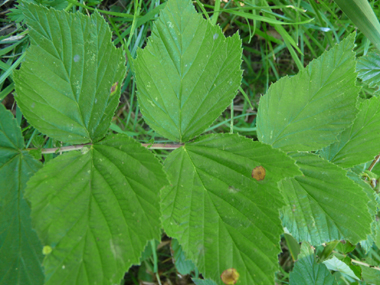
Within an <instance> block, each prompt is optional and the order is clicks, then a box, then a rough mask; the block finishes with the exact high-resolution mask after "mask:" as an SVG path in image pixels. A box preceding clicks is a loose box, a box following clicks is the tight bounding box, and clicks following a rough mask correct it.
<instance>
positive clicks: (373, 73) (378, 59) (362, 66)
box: [356, 51, 380, 87]
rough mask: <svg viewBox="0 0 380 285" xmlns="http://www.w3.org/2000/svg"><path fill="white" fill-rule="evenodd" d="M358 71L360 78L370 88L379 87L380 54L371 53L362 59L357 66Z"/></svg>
mask: <svg viewBox="0 0 380 285" xmlns="http://www.w3.org/2000/svg"><path fill="white" fill-rule="evenodd" d="M356 71H357V72H358V77H359V78H360V79H361V80H363V81H364V82H366V83H367V84H368V85H369V86H370V87H376V86H379V83H380V53H379V52H378V51H373V52H369V53H368V54H367V55H366V56H362V57H360V58H359V59H358V63H357V65H356Z"/></svg>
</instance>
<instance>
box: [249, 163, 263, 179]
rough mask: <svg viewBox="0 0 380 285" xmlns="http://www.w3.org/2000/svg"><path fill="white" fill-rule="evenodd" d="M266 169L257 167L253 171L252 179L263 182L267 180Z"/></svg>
mask: <svg viewBox="0 0 380 285" xmlns="http://www.w3.org/2000/svg"><path fill="white" fill-rule="evenodd" d="M265 174H266V172H265V168H264V167H262V166H261V165H260V166H257V167H255V168H254V169H253V170H252V178H255V179H256V180H257V181H260V180H263V179H264V178H265Z"/></svg>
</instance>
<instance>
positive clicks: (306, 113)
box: [257, 35, 359, 151]
mask: <svg viewBox="0 0 380 285" xmlns="http://www.w3.org/2000/svg"><path fill="white" fill-rule="evenodd" d="M353 46H354V35H350V36H349V37H347V38H346V39H345V40H343V41H342V42H341V43H340V44H339V45H336V46H335V47H333V48H332V49H331V50H330V51H328V52H325V53H324V54H323V55H322V56H321V57H319V58H318V59H316V60H314V61H312V62H311V63H310V64H309V65H308V66H307V67H306V68H305V69H304V70H301V71H300V73H299V74H298V75H296V76H293V77H291V78H289V77H284V78H282V79H280V80H279V81H277V82H276V83H274V84H273V85H272V86H271V87H270V88H269V90H268V92H267V94H266V95H265V96H263V97H262V98H261V100H260V104H259V112H258V117H257V134H258V138H259V141H261V142H264V143H267V144H270V145H272V146H273V147H274V148H281V149H282V150H284V151H312V150H318V149H321V148H323V147H325V146H327V145H329V144H331V143H332V142H334V141H336V136H337V134H338V133H340V132H342V131H343V130H344V129H346V128H347V127H348V126H350V125H351V124H352V122H353V120H354V118H355V114H356V112H357V111H356V107H355V105H356V98H357V95H358V91H359V88H358V87H357V86H355V82H356V73H355V54H354V53H353V52H352V49H353ZM294 91H295V92H296V94H294Z"/></svg>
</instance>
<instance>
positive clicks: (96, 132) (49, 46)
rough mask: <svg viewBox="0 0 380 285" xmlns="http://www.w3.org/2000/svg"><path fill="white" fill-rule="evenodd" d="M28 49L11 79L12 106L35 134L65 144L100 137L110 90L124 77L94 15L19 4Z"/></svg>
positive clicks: (114, 99) (119, 57) (112, 103)
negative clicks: (14, 106)
mask: <svg viewBox="0 0 380 285" xmlns="http://www.w3.org/2000/svg"><path fill="white" fill-rule="evenodd" d="M24 5H25V8H24V10H23V11H24V14H25V17H26V19H27V23H28V27H29V30H30V32H29V35H30V37H31V46H30V47H29V49H28V51H27V56H26V60H25V62H23V63H22V66H21V69H20V70H19V71H16V72H15V74H14V80H15V82H16V92H17V96H16V101H17V104H18V106H19V107H20V108H21V110H22V113H23V115H24V116H25V117H26V118H27V120H28V122H29V123H30V124H31V125H33V126H34V127H35V128H36V129H38V130H39V131H40V132H42V133H44V134H46V135H48V136H49V137H52V138H54V139H57V140H60V141H64V142H69V143H86V142H89V141H97V140H99V139H101V138H103V137H104V134H105V132H106V131H107V129H108V127H109V125H110V122H111V119H112V116H113V113H114V111H115V109H116V107H117V104H118V103H119V94H120V88H119V91H118V92H117V93H118V94H117V95H116V94H115V95H112V96H111V87H112V86H113V84H115V83H116V82H118V84H119V85H120V84H121V83H122V80H123V78H124V73H125V67H124V62H125V60H124V56H123V51H122V50H121V49H116V48H115V47H114V45H113V44H112V42H111V31H110V29H109V27H108V25H107V23H106V22H105V21H104V19H103V18H102V17H101V16H100V15H99V14H98V13H97V12H95V13H94V14H93V15H92V16H91V17H87V16H84V15H82V14H80V13H75V14H73V13H70V14H69V13H67V12H64V11H56V10H54V9H51V10H47V9H46V8H44V7H42V6H36V5H34V4H24Z"/></svg>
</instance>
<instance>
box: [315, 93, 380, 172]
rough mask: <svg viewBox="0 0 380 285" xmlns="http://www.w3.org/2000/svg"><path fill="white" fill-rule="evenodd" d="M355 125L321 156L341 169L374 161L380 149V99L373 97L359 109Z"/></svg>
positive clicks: (324, 150) (322, 152)
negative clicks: (379, 142)
mask: <svg viewBox="0 0 380 285" xmlns="http://www.w3.org/2000/svg"><path fill="white" fill-rule="evenodd" d="M359 109H360V110H359V113H358V115H357V117H356V120H355V121H354V124H353V125H352V126H351V127H349V128H348V129H346V130H345V131H344V132H343V133H341V134H340V135H339V136H338V142H335V143H333V144H331V145H329V146H328V147H326V148H324V149H323V150H322V151H321V152H320V155H321V156H322V157H323V158H326V159H328V160H329V161H331V162H333V163H335V164H338V165H339V166H341V167H344V168H349V167H353V166H355V165H358V164H362V163H364V162H367V161H370V160H373V159H374V158H375V156H376V155H378V154H379V152H380V148H379V144H378V141H379V140H380V127H379V125H380V99H379V98H376V97H372V98H371V99H369V100H365V101H363V102H362V103H361V106H360V107H359Z"/></svg>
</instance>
